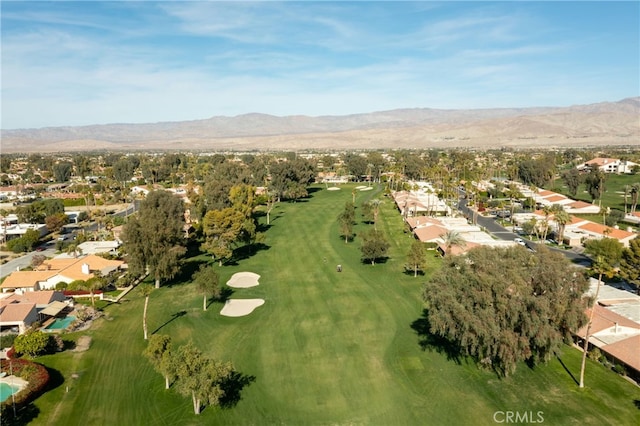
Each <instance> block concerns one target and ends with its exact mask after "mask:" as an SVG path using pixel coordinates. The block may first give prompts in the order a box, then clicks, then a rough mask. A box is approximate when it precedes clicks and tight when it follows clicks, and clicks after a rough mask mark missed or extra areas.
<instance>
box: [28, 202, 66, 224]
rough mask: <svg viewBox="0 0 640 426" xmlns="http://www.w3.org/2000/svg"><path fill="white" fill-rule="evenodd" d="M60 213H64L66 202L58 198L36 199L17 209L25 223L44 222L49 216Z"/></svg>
mask: <svg viewBox="0 0 640 426" xmlns="http://www.w3.org/2000/svg"><path fill="white" fill-rule="evenodd" d="M58 213H62V214H64V204H63V203H62V200H60V199H57V198H49V199H46V200H41V201H35V202H33V203H31V204H28V205H26V206H18V208H17V209H16V215H17V216H18V220H19V221H20V222H25V223H44V220H45V218H46V217H47V216H52V215H54V214H58Z"/></svg>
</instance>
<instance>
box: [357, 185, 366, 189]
mask: <svg viewBox="0 0 640 426" xmlns="http://www.w3.org/2000/svg"><path fill="white" fill-rule="evenodd" d="M362 188H366V186H364V185H359V186H356V189H362Z"/></svg>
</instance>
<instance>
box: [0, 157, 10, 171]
mask: <svg viewBox="0 0 640 426" xmlns="http://www.w3.org/2000/svg"><path fill="white" fill-rule="evenodd" d="M10 170H11V157H10V156H8V155H2V156H0V172H1V173H9V171H10Z"/></svg>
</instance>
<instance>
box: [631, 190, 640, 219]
mask: <svg viewBox="0 0 640 426" xmlns="http://www.w3.org/2000/svg"><path fill="white" fill-rule="evenodd" d="M638 194H640V183H637V182H636V183H634V184H633V185H631V211H630V213H631V214H634V213H635V212H636V207H637V205H638Z"/></svg>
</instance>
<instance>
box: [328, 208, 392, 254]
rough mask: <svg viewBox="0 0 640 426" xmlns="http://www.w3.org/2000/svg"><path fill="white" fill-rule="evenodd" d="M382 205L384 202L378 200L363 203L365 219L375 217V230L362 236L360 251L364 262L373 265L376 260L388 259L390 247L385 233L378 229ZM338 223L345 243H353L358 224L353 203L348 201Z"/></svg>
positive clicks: (365, 232)
mask: <svg viewBox="0 0 640 426" xmlns="http://www.w3.org/2000/svg"><path fill="white" fill-rule="evenodd" d="M381 204H382V201H381V200H378V199H374V200H371V201H369V202H365V203H363V215H364V216H365V219H366V218H368V217H369V216H372V217H373V224H374V229H370V230H368V231H364V232H362V233H361V234H360V237H361V239H362V244H361V246H360V251H361V253H362V261H363V262H371V264H372V265H375V263H376V260H380V259H383V258H385V257H386V255H387V250H388V249H389V246H390V244H389V242H388V241H387V238H386V236H385V235H384V232H382V231H380V230H378V229H377V220H378V214H379V209H380V205H381ZM338 223H339V225H340V236H341V237H343V238H344V241H345V243H348V242H349V241H352V240H353V238H354V237H355V233H354V226H355V224H356V207H355V205H354V204H353V202H351V201H347V202H346V203H345V206H344V210H343V211H342V212H341V213H340V214H339V215H338Z"/></svg>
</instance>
